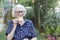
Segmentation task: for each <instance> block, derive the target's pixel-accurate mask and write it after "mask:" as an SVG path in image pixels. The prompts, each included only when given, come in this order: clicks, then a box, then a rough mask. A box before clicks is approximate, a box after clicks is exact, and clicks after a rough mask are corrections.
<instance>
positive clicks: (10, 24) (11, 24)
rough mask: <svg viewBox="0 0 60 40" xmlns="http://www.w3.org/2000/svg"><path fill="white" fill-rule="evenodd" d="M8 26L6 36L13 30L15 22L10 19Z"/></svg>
mask: <svg viewBox="0 0 60 40" xmlns="http://www.w3.org/2000/svg"><path fill="white" fill-rule="evenodd" d="M7 26H8V28H7V30H6V33H5V34H6V36H7V35H8V34H9V33H10V32H11V31H12V28H13V22H12V21H10V22H8V25H7Z"/></svg>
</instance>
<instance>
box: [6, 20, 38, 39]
mask: <svg viewBox="0 0 60 40" xmlns="http://www.w3.org/2000/svg"><path fill="white" fill-rule="evenodd" d="M12 28H13V21H10V22H9V23H8V28H7V31H6V35H8V34H9V33H10V32H11V31H12ZM33 37H37V33H36V30H35V28H34V25H33V22H32V21H31V20H25V23H24V25H22V26H20V25H19V24H18V23H17V27H16V30H15V32H14V36H13V39H12V40H23V39H24V38H28V39H29V40H30V39H32V38H33Z"/></svg>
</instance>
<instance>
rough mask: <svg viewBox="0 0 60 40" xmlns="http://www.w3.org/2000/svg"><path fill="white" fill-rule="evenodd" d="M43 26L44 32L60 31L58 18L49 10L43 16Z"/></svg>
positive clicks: (53, 32) (56, 32) (57, 32)
mask: <svg viewBox="0 0 60 40" xmlns="http://www.w3.org/2000/svg"><path fill="white" fill-rule="evenodd" d="M42 25H43V27H44V28H45V31H46V34H48V35H49V34H51V35H52V34H59V33H60V31H59V30H60V19H59V18H57V17H56V14H53V13H52V12H49V13H48V14H47V16H45V22H44V23H43V24H42Z"/></svg>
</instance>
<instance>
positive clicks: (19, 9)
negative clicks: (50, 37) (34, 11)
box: [15, 7, 23, 11]
mask: <svg viewBox="0 0 60 40" xmlns="http://www.w3.org/2000/svg"><path fill="white" fill-rule="evenodd" d="M15 11H23V10H22V8H20V7H16V8H15Z"/></svg>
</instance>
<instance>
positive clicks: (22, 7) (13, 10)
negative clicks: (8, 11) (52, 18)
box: [12, 4, 26, 17]
mask: <svg viewBox="0 0 60 40" xmlns="http://www.w3.org/2000/svg"><path fill="white" fill-rule="evenodd" d="M16 8H20V10H21V11H24V14H23V15H24V16H25V15H26V9H25V7H24V6H23V5H21V4H17V5H16V6H14V7H13V9H12V16H13V17H15V10H16Z"/></svg>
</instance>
